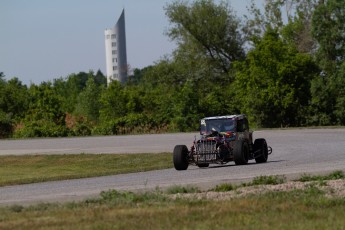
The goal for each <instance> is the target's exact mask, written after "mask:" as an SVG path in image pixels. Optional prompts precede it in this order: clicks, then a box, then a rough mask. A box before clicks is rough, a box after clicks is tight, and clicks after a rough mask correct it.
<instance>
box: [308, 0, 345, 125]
mask: <svg viewBox="0 0 345 230" xmlns="http://www.w3.org/2000/svg"><path fill="white" fill-rule="evenodd" d="M312 35H313V37H314V38H315V39H316V41H317V42H318V50H317V52H316V55H315V56H316V60H317V62H318V64H319V66H320V69H321V71H322V72H321V73H320V74H319V76H318V77H317V78H315V79H314V80H313V81H312V90H311V92H312V100H311V108H312V114H311V118H310V120H311V124H313V125H339V124H344V122H345V121H344V110H343V106H344V101H345V99H344V98H345V96H344V94H345V93H344V88H345V82H344V78H345V75H344V73H345V71H344V69H345V67H344V65H345V64H344V63H345V2H344V1H342V0H320V1H319V2H318V4H317V6H316V8H315V12H314V14H313V17H312Z"/></svg>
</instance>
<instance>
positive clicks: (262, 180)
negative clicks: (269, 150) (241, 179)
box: [246, 175, 286, 186]
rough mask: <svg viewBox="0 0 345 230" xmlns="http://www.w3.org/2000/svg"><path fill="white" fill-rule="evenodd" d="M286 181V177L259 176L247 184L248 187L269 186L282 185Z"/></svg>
mask: <svg viewBox="0 0 345 230" xmlns="http://www.w3.org/2000/svg"><path fill="white" fill-rule="evenodd" d="M285 181H286V178H285V177H284V176H279V175H275V176H259V177H255V178H254V179H253V181H252V182H250V183H249V184H246V185H247V186H252V185H268V184H273V185H275V184H282V183H284V182H285Z"/></svg>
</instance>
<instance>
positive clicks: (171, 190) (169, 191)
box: [166, 185, 200, 194]
mask: <svg viewBox="0 0 345 230" xmlns="http://www.w3.org/2000/svg"><path fill="white" fill-rule="evenodd" d="M198 192H200V189H199V188H198V187H193V186H187V187H185V186H179V185H175V186H172V187H169V188H168V189H167V190H166V193H167V194H177V193H198Z"/></svg>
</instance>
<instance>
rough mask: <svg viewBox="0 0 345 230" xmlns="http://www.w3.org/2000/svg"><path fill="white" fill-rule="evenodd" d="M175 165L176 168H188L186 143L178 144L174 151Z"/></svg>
mask: <svg viewBox="0 0 345 230" xmlns="http://www.w3.org/2000/svg"><path fill="white" fill-rule="evenodd" d="M173 161H174V167H175V169H176V170H186V169H187V168H188V148H187V146H185V145H176V146H175V148H174V152H173Z"/></svg>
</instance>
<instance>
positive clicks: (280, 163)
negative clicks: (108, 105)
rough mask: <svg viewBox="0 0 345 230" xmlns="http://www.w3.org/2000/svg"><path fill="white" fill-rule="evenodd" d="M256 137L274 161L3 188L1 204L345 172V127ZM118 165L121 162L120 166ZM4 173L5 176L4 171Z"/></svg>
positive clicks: (43, 150) (121, 143)
mask: <svg viewBox="0 0 345 230" xmlns="http://www.w3.org/2000/svg"><path fill="white" fill-rule="evenodd" d="M194 135H195V134H194V133H179V134H162V135H156V134H155V135H134V136H111V137H87V138H57V139H33V140H1V141H0V155H8V154H12V155H13V154H16V155H19V154H37V153H39V154H68V153H81V152H83V153H109V154H110V153H115V154H116V153H150V152H155V153H159V152H172V150H173V148H174V146H175V145H176V144H187V146H188V147H189V146H190V144H191V143H192V141H193V140H194ZM254 138H266V140H267V143H268V145H270V146H271V147H272V148H273V154H272V155H270V156H269V158H268V162H267V163H264V164H256V163H255V161H250V163H249V164H248V165H245V166H236V165H235V164H234V163H233V162H230V163H228V164H226V165H221V166H220V165H210V167H209V168H203V169H199V168H198V167H195V166H190V167H189V168H188V170H186V171H176V170H175V169H173V168H171V169H166V170H157V171H150V172H142V173H131V174H123V175H115V176H105V177H96V178H88V179H76V180H65V181H54V182H46V183H35V184H28V185H17V186H6V187H0V205H12V204H31V203H38V202H54V201H70V200H80V199H85V198H88V197H94V196H97V195H98V194H99V193H100V192H101V191H106V190H109V189H116V190H141V189H154V188H156V187H160V188H166V187H169V186H173V185H182V186H186V185H193V186H199V187H201V188H204V189H207V188H211V187H214V186H215V185H216V184H220V183H236V182H244V181H250V180H252V179H253V178H254V177H256V176H260V175H286V176H287V178H296V177H298V176H300V175H301V174H304V173H308V174H321V173H329V172H332V171H335V170H343V171H345V129H343V128H342V129H295V130H267V131H257V132H255V133H254ZM114 167H116V165H114ZM0 176H1V175H0Z"/></svg>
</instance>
